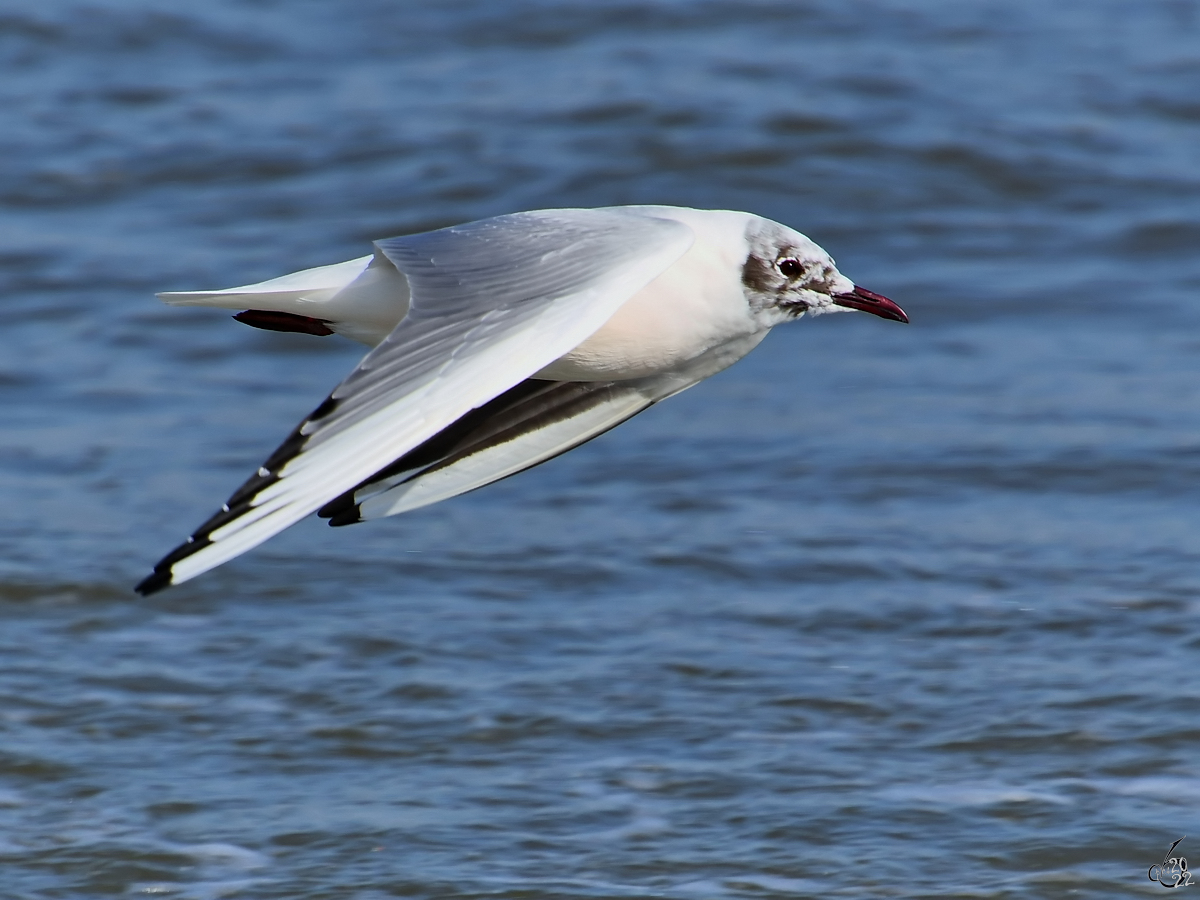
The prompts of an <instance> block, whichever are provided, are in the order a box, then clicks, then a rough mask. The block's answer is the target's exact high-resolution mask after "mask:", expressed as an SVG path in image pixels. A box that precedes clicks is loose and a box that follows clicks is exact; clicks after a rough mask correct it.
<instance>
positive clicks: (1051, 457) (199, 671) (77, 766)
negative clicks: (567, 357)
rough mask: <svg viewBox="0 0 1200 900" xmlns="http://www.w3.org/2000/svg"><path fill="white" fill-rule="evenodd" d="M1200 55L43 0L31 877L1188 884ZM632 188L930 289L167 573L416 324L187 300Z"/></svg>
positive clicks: (890, 27)
mask: <svg viewBox="0 0 1200 900" xmlns="http://www.w3.org/2000/svg"><path fill="white" fill-rule="evenodd" d="M1198 98H1200V7H1197V5H1196V4H1195V3H1190V2H1184V0H1064V2H1055V3H1047V2H1045V0H1003V2H1001V0H981V2H972V3H963V2H951V0H941V2H939V0H926V2H917V0H797V2H759V0H737V2H734V0H663V2H653V3H647V2H640V3H639V2H619V0H588V2H582V0H579V2H562V0H513V2H495V0H492V2H483V0H447V2H436V3H415V2H395V0H391V2H383V0H362V2H356V3H333V2H325V3H319V2H312V0H289V2H286V3H285V2H282V0H279V2H275V0H253V2H252V0H244V2H237V0H207V2H205V3H195V4H179V3H170V2H166V0H90V2H86V3H72V2H59V0H47V2H42V3H32V2H0V311H2V320H0V321H2V322H3V326H2V331H0V334H2V335H3V351H2V353H0V410H2V412H3V426H2V430H0V509H2V510H3V512H2V513H0V897H3V898H4V900H9V898H12V900H34V898H37V900H43V898H63V900H68V898H69V900H94V898H106V897H122V898H124V897H138V896H164V897H169V898H194V900H214V898H280V900H324V898H328V900H335V898H336V900H382V898H391V897H416V898H448V897H475V898H485V897H486V898H514V900H515V898H611V897H620V898H630V897H668V898H679V900H705V898H765V897H800V898H827V897H853V898H889V897H897V898H925V897H938V898H942V897H970V898H1058V897H1074V896H1078V897H1086V898H1119V897H1120V898H1124V897H1130V896H1147V897H1149V896H1161V895H1162V892H1163V888H1162V887H1161V886H1160V884H1158V883H1155V882H1152V881H1150V880H1149V879H1148V877H1147V870H1148V868H1149V867H1150V866H1151V865H1152V864H1154V863H1156V862H1159V861H1160V860H1161V858H1162V855H1163V854H1164V853H1165V852H1166V850H1167V848H1168V847H1169V846H1170V844H1171V842H1172V841H1174V840H1175V839H1177V838H1179V837H1181V836H1184V835H1187V837H1186V839H1185V840H1184V841H1183V843H1182V844H1181V845H1180V846H1179V850H1178V852H1179V853H1183V854H1185V855H1191V856H1195V857H1197V858H1200V99H1198ZM623 203H670V204H678V205H685V206H697V207H725V208H733V209H742V210H749V211H753V212H756V213H759V214H762V215H765V216H769V217H772V218H775V219H778V220H780V221H782V222H784V223H787V224H789V225H791V226H794V227H796V228H798V229H799V230H801V231H804V232H805V233H807V234H809V235H810V236H811V237H813V238H814V239H815V240H817V241H818V242H819V243H821V244H822V245H823V246H825V247H826V248H827V249H828V250H830V252H831V253H832V254H833V255H834V256H835V257H836V258H837V260H838V263H839V265H840V267H841V268H842V270H843V271H844V272H846V273H847V274H848V275H849V276H850V277H851V278H853V279H854V280H855V281H856V282H858V283H860V284H862V285H865V286H866V287H868V288H870V289H872V290H875V291H879V292H881V293H884V294H886V295H888V296H890V297H893V298H894V299H895V300H897V301H898V302H899V303H900V304H901V305H902V306H903V307H904V308H905V309H906V310H908V312H909V314H910V315H911V317H912V324H911V325H909V326H907V327H905V326H901V325H899V324H897V323H894V322H885V321H882V320H880V319H876V318H872V317H868V316H849V315H846V316H828V317H824V318H820V319H816V320H813V321H809V320H802V321H800V322H799V323H796V324H793V325H788V326H786V327H781V328H779V329H777V330H776V332H775V333H773V334H772V335H771V336H770V337H769V339H768V340H767V341H766V342H765V343H764V344H763V345H762V346H761V347H760V348H759V349H757V350H756V351H755V352H754V353H753V354H751V355H750V356H749V357H748V358H746V359H745V360H744V361H742V362H740V363H739V364H737V365H736V366H734V367H733V368H732V369H730V370H728V371H726V372H724V373H722V374H721V375H719V376H717V377H715V378H713V379H711V380H710V381H707V382H705V383H704V384H702V385H700V386H698V387H696V388H694V389H692V390H690V391H688V392H687V393H685V394H683V395H680V396H678V397H676V398H673V399H671V400H669V401H667V402H666V403H663V404H661V405H660V406H658V407H655V408H654V409H652V410H650V411H648V412H647V413H645V414H644V415H642V416H639V417H637V418H636V419H634V420H632V421H630V422H629V423H627V424H625V425H623V426H621V427H620V428H618V429H616V430H615V431H613V432H611V433H609V434H607V435H605V436H604V437H602V438H600V439H598V440H596V441H594V442H592V443H590V444H588V445H586V446H585V447H582V448H580V449H578V450H576V451H574V452H572V453H569V454H567V455H565V456H563V457H561V458H559V459H556V460H554V461H553V462H551V463H548V464H546V465H545V466H542V467H540V468H538V469H535V470H533V471H530V472H527V473H525V474H522V475H520V476H518V477H516V478H513V479H509V480H507V481H504V482H502V483H499V484H496V485H493V486H491V487H489V488H487V489H484V490H481V491H479V492H476V493H473V494H470V495H467V496H464V497H460V498H458V499H455V500H453V501H450V502H447V503H443V504H440V505H438V506H434V507H431V508H428V509H425V510H422V511H419V512H416V513H413V514H409V515H406V516H402V517H398V518H393V519H388V520H383V521H377V522H371V523H366V524H364V525H361V526H357V527H354V528H343V529H337V530H331V529H329V528H327V527H325V526H324V523H323V522H320V521H318V520H316V519H313V520H310V521H305V522H303V523H301V524H299V525H298V526H296V527H294V528H292V529H291V530H290V531H288V532H287V533H285V534H283V535H281V536H279V537H277V538H276V539H274V540H272V541H271V542H269V543H268V544H266V545H264V546H263V547H261V548H259V549H258V550H256V551H254V552H252V553H250V554H247V555H246V556H243V557H241V558H239V559H237V560H235V561H234V562H232V563H230V564H228V565H226V566H223V567H222V568H220V569H218V570H216V571H213V572H211V573H209V574H207V575H205V576H204V577H202V578H199V579H196V580H195V581H193V582H190V583H188V584H186V585H183V586H181V587H178V588H173V589H171V590H169V591H166V592H164V593H161V594H157V595H155V596H153V597H151V598H148V599H142V598H139V597H137V596H136V595H134V594H133V592H132V586H133V585H134V584H135V583H136V582H137V581H138V580H139V579H141V578H142V577H143V576H145V575H146V574H147V572H148V571H149V567H150V566H151V565H152V564H153V563H154V562H155V561H156V560H157V559H158V558H159V557H160V556H161V555H162V554H164V553H165V552H166V551H168V550H169V549H171V548H172V547H173V546H175V544H177V543H178V542H179V541H180V540H181V539H182V538H183V537H184V536H185V535H186V534H188V533H189V532H190V531H191V530H192V529H193V528H194V527H195V526H196V525H198V524H199V523H200V522H201V521H202V520H203V519H204V518H206V517H207V516H208V515H209V514H210V513H211V512H212V511H213V510H214V509H215V508H216V506H217V505H219V503H220V502H221V501H222V500H223V499H224V498H225V497H226V496H227V495H228V493H229V492H230V491H231V489H232V488H234V487H235V486H237V485H238V484H239V483H240V482H241V481H242V480H243V479H244V478H245V477H246V476H247V475H248V474H249V473H251V472H252V471H253V470H254V468H255V467H257V466H258V465H259V463H260V462H261V461H262V460H263V459H264V458H265V456H266V455H267V454H268V453H269V452H270V451H271V450H272V449H273V448H274V447H275V446H276V444H277V443H278V442H279V441H280V440H281V439H282V438H283V437H284V436H285V435H286V433H287V432H288V431H289V430H290V429H291V428H292V426H293V425H294V424H295V423H296V422H297V421H298V420H299V419H300V418H301V417H302V416H303V415H304V414H305V413H307V412H308V411H309V410H310V409H312V408H313V406H314V405H316V403H317V402H319V401H320V400H321V398H322V397H324V396H325V394H326V392H327V391H328V390H329V389H330V388H331V387H332V386H333V385H334V384H336V383H337V382H338V381H339V380H340V379H341V377H342V376H343V375H344V374H345V373H346V372H348V371H349V370H350V369H351V368H352V367H353V365H354V364H355V362H356V361H357V359H358V358H359V356H360V355H361V352H362V349H361V348H360V347H358V346H357V345H354V344H351V343H349V342H346V341H343V340H342V339H340V338H327V339H318V338H314V337H309V336H304V335H279V334H271V333H266V332H261V331H255V330H252V329H249V328H246V327H244V326H242V325H240V324H238V323H236V322H234V321H232V320H231V319H230V318H229V316H228V315H227V314H226V313H224V312H221V311H217V310H202V309H170V308H166V307H164V306H162V305H161V304H159V303H158V301H156V300H155V298H154V296H153V292H154V291H156V290H184V289H196V288H220V287H228V286H231V285H236V284H243V283H246V282H253V281H258V280H262V279H265V278H270V277H274V276H276V275H280V274H283V273H286V272H290V271H293V270H296V269H300V268H305V267H309V266H316V265H322V264H327V263H333V262H338V261H341V260H343V259H349V258H351V257H355V256H361V255H363V254H365V253H367V252H369V246H370V245H369V242H370V240H371V239H373V238H380V237H386V236H390V235H395V234H402V233H407V232H412V231H419V230H424V229H429V228H434V227H440V226H443V225H447V224H452V223H456V222H461V221H467V220H471V219H477V218H482V217H484V216H490V215H496V214H500V213H505V212H511V211H514V210H521V209H533V208H541V207H556V206H604V205H612V204H623ZM1197 868H1198V869H1200V866H1197ZM1186 890H1187V889H1184V891H1186ZM1194 890H1200V886H1198V887H1196V888H1194ZM1181 893H1183V892H1181ZM1184 896H1187V895H1186V894H1184Z"/></svg>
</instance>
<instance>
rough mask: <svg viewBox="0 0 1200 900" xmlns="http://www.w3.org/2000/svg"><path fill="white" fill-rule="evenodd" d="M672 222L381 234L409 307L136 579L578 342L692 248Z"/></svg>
mask: <svg viewBox="0 0 1200 900" xmlns="http://www.w3.org/2000/svg"><path fill="white" fill-rule="evenodd" d="M692 240H693V236H692V232H691V230H690V229H689V228H688V227H687V226H685V225H683V224H681V223H679V222H676V221H673V220H668V219H656V218H652V217H648V216H646V215H644V214H641V215H639V214H634V213H625V212H621V211H618V210H541V211H537V212H527V213H515V214H513V215H508V216H499V217H497V218H494V219H484V220H482V221H479V222H471V223H469V224H467V225H460V226H455V227H453V228H444V229H441V230H439V231H431V232H427V233H425V234H417V235H411V236H408V237H401V238H389V239H388V240H383V241H378V242H377V243H376V247H377V249H378V250H379V251H380V252H381V253H382V254H383V255H384V256H385V257H386V258H387V260H388V261H389V262H391V263H392V264H393V265H395V266H396V268H397V269H399V270H400V271H401V272H402V273H404V275H405V276H406V277H407V279H408V282H409V287H410V290H411V296H412V300H411V306H410V309H409V313H408V315H407V316H406V317H405V319H404V320H403V321H402V322H401V323H400V324H399V325H398V326H397V327H396V329H395V330H394V331H393V332H392V333H391V334H390V335H389V336H388V337H387V338H386V339H385V340H384V341H383V343H381V344H380V345H379V346H378V347H376V348H375V349H374V350H372V351H371V352H370V353H368V354H367V355H366V357H365V358H364V359H363V360H362V362H361V363H359V365H358V367H357V368H356V369H355V370H354V371H353V372H351V373H350V376H349V377H348V378H346V380H345V381H343V382H342V383H341V384H340V385H338V386H337V388H335V389H334V391H333V393H332V394H330V395H329V397H328V398H327V399H326V400H325V402H323V403H322V404H321V405H320V406H318V407H317V408H316V409H315V410H314V411H313V412H312V414H311V415H310V416H309V417H308V418H307V419H305V421H304V422H302V423H301V424H300V426H299V427H298V428H297V429H296V430H295V431H294V432H292V434H291V436H290V437H288V439H287V440H286V441H284V442H283V444H282V445H281V446H280V447H279V448H278V449H277V450H276V451H275V453H273V454H272V455H271V457H270V458H269V459H268V460H267V461H266V462H265V463H264V464H263V465H262V467H260V468H259V470H258V472H257V473H256V474H255V475H254V476H252V477H251V478H250V479H249V480H248V481H247V482H246V483H245V484H243V485H242V486H241V487H240V488H239V489H238V490H237V491H235V492H234V494H233V496H232V497H230V498H229V501H228V502H227V503H226V504H225V505H224V507H222V509H221V511H219V512H218V513H217V514H216V515H214V516H213V517H212V518H211V519H209V520H208V521H207V522H205V523H204V524H203V525H202V526H200V528H199V529H197V530H196V532H195V533H194V534H192V536H191V537H190V538H189V539H188V541H187V542H186V543H184V544H182V545H180V546H179V547H178V548H176V549H175V550H174V551H173V552H171V553H170V554H168V555H167V556H166V557H164V558H163V560H162V561H161V562H159V563H158V565H157V566H155V568H154V573H153V574H151V575H150V576H149V577H148V578H146V579H145V580H144V581H142V582H141V584H139V585H138V586H137V590H138V591H139V592H140V593H143V594H149V593H152V592H154V591H157V590H161V589H162V588H164V587H166V586H168V585H170V584H179V583H181V582H183V581H187V580H188V579H190V578H194V577H196V576H197V575H199V574H201V573H202V572H205V571H207V570H209V569H211V568H214V567H215V566H218V565H220V564H221V563H223V562H226V561H228V560H230V559H232V558H233V557H235V556H238V555H240V554H242V553H244V552H246V551H247V550H249V549H250V548H252V547H255V546H257V545H258V544H261V543H262V542H263V541H265V540H267V539H268V538H270V537H271V536H272V535H274V534H277V533H278V532H280V531H282V530H283V529H285V528H287V527H288V526H289V525H291V524H293V523H294V522H296V521H297V520H299V519H301V518H303V517H304V516H306V515H308V514H309V513H311V512H313V511H314V510H316V509H318V508H319V507H321V506H322V505H324V504H325V503H327V502H328V501H330V500H332V499H334V498H335V497H337V496H339V495H340V494H342V493H344V492H345V491H348V490H350V489H351V488H354V487H355V486H357V485H359V484H361V483H362V482H363V480H364V479H366V478H368V477H370V476H371V475H373V474H375V473H376V472H379V471H380V470H381V469H383V468H384V467H386V466H387V465H388V464H390V463H391V462H393V461H394V460H396V459H397V458H399V457H401V456H403V455H404V454H405V453H407V452H408V451H409V450H411V449H413V448H415V447H417V446H418V445H420V444H421V443H423V442H424V441H426V440H427V439H429V438H431V437H433V436H434V435H436V434H437V433H438V432H440V431H441V430H442V429H444V428H446V427H447V426H448V425H450V424H451V423H453V422H455V421H457V420H458V419H459V418H461V417H462V416H463V415H465V414H466V413H468V412H469V411H470V410H472V409H474V408H476V407H478V406H481V405H482V404H484V403H487V402H488V401H489V400H491V399H492V398H493V397H496V396H497V395H499V394H501V393H503V392H504V391H506V390H508V389H509V388H511V387H513V386H514V385H516V384H518V383H519V382H521V381H523V380H524V379H526V378H528V377H529V376H530V375H532V374H534V373H535V372H537V371H538V370H540V369H542V368H544V367H545V366H547V365H549V364H550V363H551V362H553V361H554V360H556V359H558V358H559V357H560V356H562V355H563V354H565V353H567V352H568V351H570V350H572V349H573V348H575V347H576V346H577V345H579V344H580V343H582V342H583V341H584V340H585V339H586V338H587V337H589V336H590V335H591V334H592V333H593V332H595V331H596V330H597V329H598V328H600V326H601V325H603V324H604V323H605V322H606V321H608V319H609V318H610V317H611V316H612V315H613V313H615V312H616V311H617V309H619V308H620V306H621V305H622V304H623V303H624V302H625V301H626V300H628V299H629V298H630V297H632V296H633V295H634V294H635V293H637V292H638V291H639V290H640V289H641V288H643V287H644V286H645V285H647V284H648V283H649V282H650V281H651V280H653V279H654V278H655V277H656V276H657V275H659V274H660V273H661V272H662V271H663V270H664V269H666V268H667V267H668V266H670V265H671V264H672V263H673V262H675V260H677V259H678V258H679V257H680V256H682V255H683V254H684V253H685V252H686V251H687V249H688V247H690V246H691V243H692Z"/></svg>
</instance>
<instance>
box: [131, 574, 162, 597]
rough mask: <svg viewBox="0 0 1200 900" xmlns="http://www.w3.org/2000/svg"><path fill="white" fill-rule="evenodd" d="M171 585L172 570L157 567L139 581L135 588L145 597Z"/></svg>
mask: <svg viewBox="0 0 1200 900" xmlns="http://www.w3.org/2000/svg"><path fill="white" fill-rule="evenodd" d="M170 586H171V570H170V569H163V570H162V571H159V570H158V569H155V570H154V571H153V572H151V573H150V574H149V575H147V576H146V577H145V578H143V579H142V580H141V581H139V582H138V584H137V587H135V588H134V590H135V591H137V592H138V593H139V594H141V595H142V596H143V597H149V596H150V595H151V594H157V593H158V592H159V591H161V590H162V589H163V588H167V587H170Z"/></svg>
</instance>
